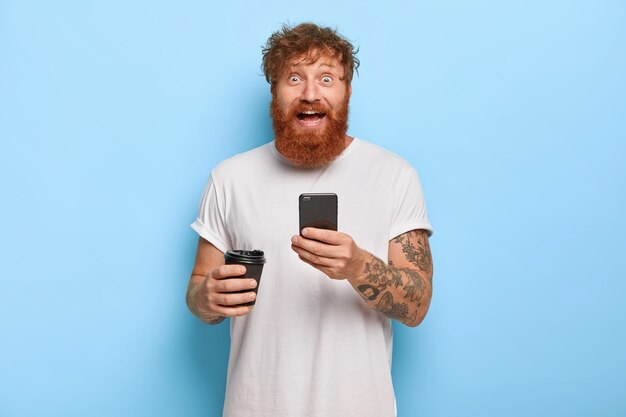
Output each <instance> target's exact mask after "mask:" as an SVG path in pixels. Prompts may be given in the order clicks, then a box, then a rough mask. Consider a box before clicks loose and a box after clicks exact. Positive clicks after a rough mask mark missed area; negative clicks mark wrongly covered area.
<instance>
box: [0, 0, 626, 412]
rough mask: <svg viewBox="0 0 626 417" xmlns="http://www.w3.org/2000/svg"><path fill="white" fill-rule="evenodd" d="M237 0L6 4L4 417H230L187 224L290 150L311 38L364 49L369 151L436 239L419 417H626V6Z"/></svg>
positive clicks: (420, 360) (414, 341) (405, 354)
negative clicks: (298, 39) (266, 54)
mask: <svg viewBox="0 0 626 417" xmlns="http://www.w3.org/2000/svg"><path fill="white" fill-rule="evenodd" d="M222 3H224V4H222ZM225 3H227V2H220V3H219V4H212V2H205V1H197V0H188V1H182V2H174V1H171V2H167V1H137V2H125V1H119V0H115V1H107V2H104V1H102V2H89V1H84V2H83V1H81V2H65V3H64V4H59V3H57V2H44V1H17V0H13V1H10V0H2V1H0V137H1V144H2V146H1V148H0V149H1V151H0V189H1V190H2V196H3V197H2V204H1V206H0V214H1V215H0V230H1V239H0V273H1V280H0V317H2V318H1V319H0V415H1V416H93V417H99V416H142V415H149V416H173V415H180V416H218V415H220V413H221V407H222V399H223V393H224V382H225V375H226V362H227V352H228V329H227V325H226V324H222V325H220V326H217V327H208V326H204V325H202V324H201V323H200V322H199V321H197V320H196V319H195V318H193V317H192V316H191V315H190V314H189V313H188V312H187V311H186V307H185V303H184V294H185V289H186V285H187V279H188V275H189V272H190V270H191V266H192V262H193V256H194V251H195V243H196V239H197V237H196V236H195V235H194V233H193V232H192V230H191V229H190V228H189V224H190V223H191V222H192V221H193V219H194V217H195V214H196V209H197V204H198V200H199V197H200V193H201V191H202V187H203V185H204V182H205V181H206V178H207V176H208V173H209V171H210V169H211V168H212V167H213V166H214V165H215V164H216V163H217V162H219V161H220V160H222V159H224V158H226V157H228V156H231V155H233V154H234V153H237V152H240V151H243V150H246V149H250V148H252V147H254V146H257V145H259V144H262V143H265V142H267V141H268V140H270V139H271V135H272V132H271V128H270V122H269V118H268V110H267V105H268V102H269V98H270V97H269V92H268V87H267V85H266V83H265V80H264V79H263V77H262V76H261V70H260V67H259V64H260V46H261V45H262V44H263V43H264V41H265V39H266V38H267V36H268V35H269V34H270V33H271V32H272V31H273V30H275V29H277V28H278V27H279V24H280V23H281V22H285V21H290V22H301V21H304V20H313V21H316V22H320V23H324V24H328V25H332V26H337V27H338V28H339V29H340V31H341V32H343V33H345V34H346V35H347V36H349V37H350V38H351V39H353V40H354V41H355V42H356V43H357V44H358V45H360V47H361V52H360V58H361V61H362V67H361V70H360V76H359V77H357V78H356V79H355V81H354V84H353V87H354V94H353V100H352V104H351V110H352V118H351V125H350V126H351V127H350V132H351V133H352V134H355V135H358V136H360V137H362V138H365V139H368V140H370V141H373V142H376V143H379V144H381V145H383V146H385V147H386V148H388V149H390V150H392V151H395V152H396V153H399V154H402V155H404V156H405V157H406V158H407V159H408V160H410V161H411V162H412V163H413V164H415V165H416V167H417V168H418V170H419V171H420V174H421V177H422V181H423V186H424V189H425V192H426V196H427V200H428V204H429V210H430V215H431V220H432V222H433V224H434V227H435V235H434V236H433V238H432V239H431V244H432V247H433V252H434V257H435V264H436V274H435V294H434V300H433V303H432V308H431V311H430V313H429V316H428V317H427V319H426V321H425V322H424V323H423V324H422V325H421V326H420V327H418V328H417V329H409V328H404V327H402V326H396V327H395V329H396V339H395V342H396V343H395V357H394V378H395V387H396V390H397V397H398V408H399V413H400V414H399V415H400V416H401V417H404V416H546V417H547V416H550V417H552V416H591V415H593V416H623V415H626V397H625V396H624V392H625V388H626V357H625V355H624V352H626V332H625V331H624V327H625V324H626V323H625V322H626V305H625V304H626V303H624V293H625V292H626V279H625V278H626V274H625V268H624V256H623V252H624V249H625V245H624V235H625V234H626V223H625V220H624V217H625V216H624V207H625V192H624V189H625V188H626V168H625V165H626V164H625V163H624V159H625V157H626V146H625V144H624V141H625V139H626V42H625V41H626V4H625V3H624V2H623V1H617V0H615V1H602V0H598V1H592V0H588V1H539V0H531V1H523V2H522V1H506V2H499V1H491V2H488V1H476V2H461V1H458V2H457V1H452V0H443V1H436V2H435V1H414V2H409V1H395V0H393V1H386V2H383V3H381V2H369V1H363V0H361V1H346V2H343V3H341V4H335V3H334V2H330V1H321V2H317V3H315V2H314V3H297V2H296V3H293V2H287V1H275V2H268V3H265V2H263V3H262V2H249V3H244V2H241V1H233V2H231V4H230V5H227V4H225Z"/></svg>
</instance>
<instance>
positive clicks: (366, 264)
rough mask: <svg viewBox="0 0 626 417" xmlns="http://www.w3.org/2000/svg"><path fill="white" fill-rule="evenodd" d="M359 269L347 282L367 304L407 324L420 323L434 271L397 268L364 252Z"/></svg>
mask: <svg viewBox="0 0 626 417" xmlns="http://www.w3.org/2000/svg"><path fill="white" fill-rule="evenodd" d="M358 271H360V273H357V274H355V275H354V276H352V277H350V278H348V282H350V284H351V285H352V286H353V287H354V289H355V290H356V291H357V293H358V294H359V295H361V297H362V298H363V300H365V302H366V303H367V304H369V305H370V306H371V307H372V308H374V309H375V310H377V311H379V312H381V313H382V314H384V315H385V316H387V317H389V318H391V319H395V320H399V321H401V322H402V323H404V324H406V325H407V326H411V327H413V326H417V325H418V324H419V323H421V321H422V320H423V319H424V317H425V316H426V312H427V311H428V307H429V305H430V299H431V295H432V282H431V278H432V273H429V272H427V271H420V270H417V268H397V267H395V266H393V265H388V264H386V263H385V262H383V261H382V260H381V259H379V258H377V257H375V256H374V255H372V254H371V253H369V252H365V251H364V254H363V257H362V267H360V268H359V269H358Z"/></svg>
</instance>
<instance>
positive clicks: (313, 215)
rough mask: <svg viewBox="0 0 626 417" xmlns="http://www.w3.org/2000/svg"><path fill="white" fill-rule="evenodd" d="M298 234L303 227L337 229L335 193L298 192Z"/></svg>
mask: <svg viewBox="0 0 626 417" xmlns="http://www.w3.org/2000/svg"><path fill="white" fill-rule="evenodd" d="M299 201H300V203H299V204H300V235H302V229H304V228H305V227H316V228H318V229H328V230H337V194H334V193H304V194H300V198H299Z"/></svg>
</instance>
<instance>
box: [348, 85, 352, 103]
mask: <svg viewBox="0 0 626 417" xmlns="http://www.w3.org/2000/svg"><path fill="white" fill-rule="evenodd" d="M350 97H352V84H348V100H349V99H350Z"/></svg>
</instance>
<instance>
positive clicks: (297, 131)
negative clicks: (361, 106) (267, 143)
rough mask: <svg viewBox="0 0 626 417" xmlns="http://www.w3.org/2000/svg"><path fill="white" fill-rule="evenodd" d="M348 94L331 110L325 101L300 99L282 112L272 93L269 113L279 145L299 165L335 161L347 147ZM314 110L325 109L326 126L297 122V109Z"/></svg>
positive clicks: (323, 164)
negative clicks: (307, 101)
mask: <svg viewBox="0 0 626 417" xmlns="http://www.w3.org/2000/svg"><path fill="white" fill-rule="evenodd" d="M348 101H349V94H348V93H346V97H345V99H344V100H343V102H342V104H341V105H340V106H339V108H338V109H336V110H335V111H332V110H331V109H330V108H329V107H328V106H326V105H324V104H322V103H305V102H301V103H298V104H296V105H293V106H292V107H291V108H290V109H289V111H287V112H286V113H285V112H283V111H282V110H281V109H280V108H279V107H278V102H277V100H276V97H275V96H274V95H272V103H271V105H270V113H271V116H272V126H273V128H274V140H275V143H276V149H277V150H278V152H280V154H281V155H282V156H284V157H285V158H287V159H288V160H289V161H290V162H291V163H293V164H294V165H296V166H298V167H300V168H320V167H323V166H325V165H328V164H329V163H331V162H332V161H334V160H335V159H336V158H337V157H338V156H339V155H340V154H341V152H343V150H344V149H345V146H346V145H345V137H346V132H347V131H348V111H349V107H348ZM310 110H313V111H315V112H321V113H324V114H325V116H324V119H326V120H325V126H324V127H323V128H321V129H307V128H302V127H300V128H299V127H298V126H297V122H296V119H297V117H298V113H301V112H305V111H310Z"/></svg>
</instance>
